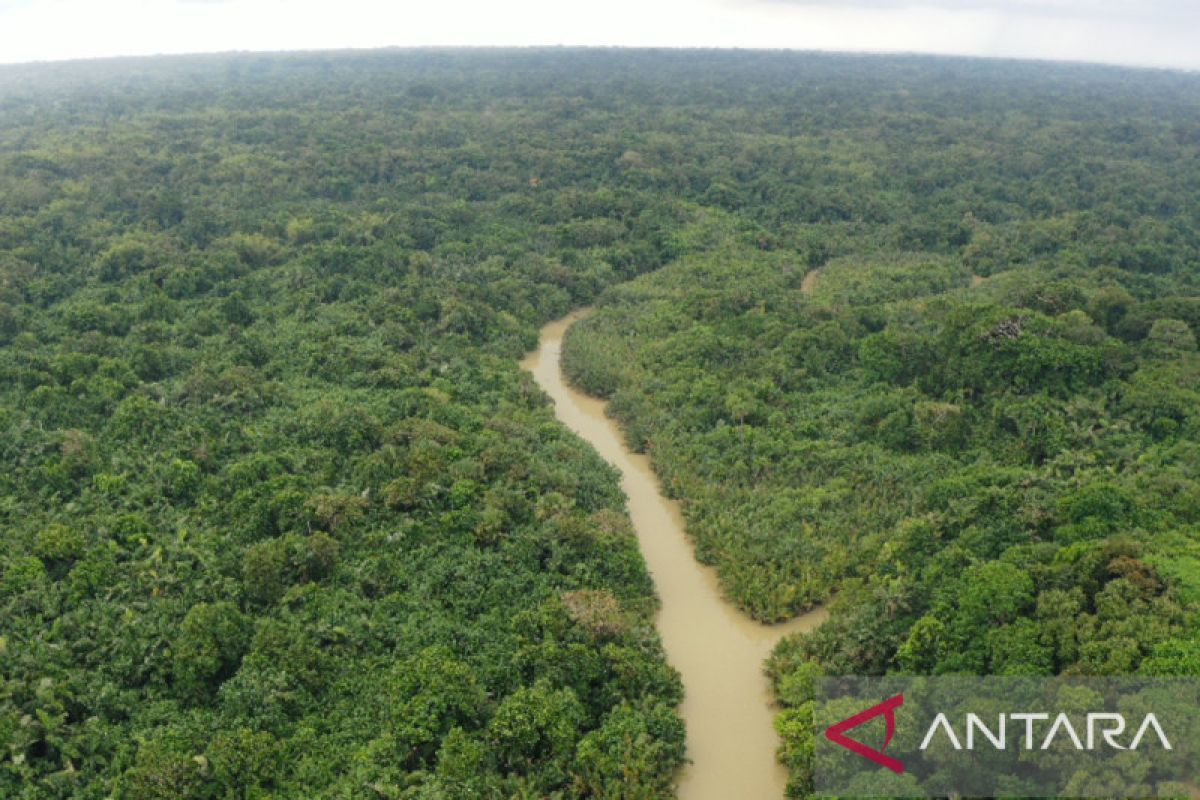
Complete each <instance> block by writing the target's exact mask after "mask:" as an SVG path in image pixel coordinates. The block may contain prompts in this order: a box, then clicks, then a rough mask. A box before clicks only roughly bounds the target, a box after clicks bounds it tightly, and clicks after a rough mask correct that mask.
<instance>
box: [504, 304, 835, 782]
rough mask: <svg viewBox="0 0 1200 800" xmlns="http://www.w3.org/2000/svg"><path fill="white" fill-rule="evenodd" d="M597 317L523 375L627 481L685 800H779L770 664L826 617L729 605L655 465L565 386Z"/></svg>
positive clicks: (592, 401) (552, 328)
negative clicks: (668, 673) (652, 592)
mask: <svg viewBox="0 0 1200 800" xmlns="http://www.w3.org/2000/svg"><path fill="white" fill-rule="evenodd" d="M587 313H588V310H587V309H584V310H581V311H576V312H574V313H572V314H570V315H568V316H566V317H564V318H563V319H560V320H557V321H555V322H552V323H550V324H548V325H546V327H544V328H543V329H542V332H541V338H540V340H539V345H538V349H537V350H535V351H534V352H532V353H530V354H529V355H528V356H526V358H525V359H524V360H523V361H522V362H521V366H522V367H523V368H525V369H527V370H529V371H530V372H531V373H532V374H533V377H534V380H535V381H537V384H538V385H539V386H541V387H542V389H543V390H544V391H545V392H546V393H547V394H548V395H550V397H551V399H552V400H553V401H554V409H555V413H556V414H557V416H558V419H559V420H560V421H561V422H562V423H563V424H564V425H566V426H567V427H568V428H570V429H571V430H572V431H574V432H575V433H576V434H578V435H579V436H580V437H582V438H583V439H585V440H586V441H588V442H589V443H590V444H591V445H592V447H594V448H595V449H596V451H597V452H598V453H599V454H600V455H601V456H602V457H603V458H604V459H605V460H607V461H608V462H609V463H610V464H612V465H613V466H615V467H616V468H617V469H618V470H620V472H621V488H622V489H624V490H625V494H626V496H627V497H628V498H629V515H630V517H631V518H632V519H633V525H634V528H635V529H636V531H637V536H638V542H639V543H640V546H641V551H642V554H643V555H644V556H645V559H646V564H647V566H648V567H649V570H650V575H651V577H652V578H653V579H654V586H655V588H656V590H657V591H658V595H659V597H660V599H661V600H662V608H661V610H660V611H659V614H658V618H657V620H656V625H657V627H658V631H659V633H660V635H661V636H662V640H663V646H664V647H665V648H666V651H667V658H668V660H669V661H670V662H671V665H672V666H674V667H675V668H676V669H677V670H679V673H680V675H681V676H682V677H683V688H684V692H685V696H684V701H683V703H682V705H681V706H680V708H679V711H680V714H681V715H682V717H683V720H684V723H685V724H686V725H687V741H688V758H689V759H690V762H691V763H689V764H688V765H687V766H686V767H685V768H684V771H683V774H682V776H681V778H680V783H679V797H680V799H681V800H778V798H782V797H783V796H784V788H785V786H786V783H787V773H786V770H784V768H783V767H782V766H781V765H780V764H779V763H778V761H776V759H775V751H776V748H777V747H778V746H779V740H778V737H777V736H776V735H775V729H774V726H773V724H772V721H773V718H774V714H775V709H774V708H773V706H772V704H771V696H770V687H769V685H768V683H767V679H766V676H765V675H764V674H763V666H764V662H765V661H766V658H767V656H768V655H770V653H771V650H772V648H773V647H774V646H775V643H776V642H778V641H779V639H780V638H781V637H783V636H785V635H787V634H789V633H796V632H798V631H806V630H810V629H811V628H813V627H815V626H816V625H818V624H820V623H821V622H822V621H824V619H825V617H826V612H825V611H824V610H823V609H817V610H814V611H811V612H809V613H808V614H805V615H803V616H800V617H797V618H796V619H794V620H791V621H790V622H785V623H782V624H779V625H760V624H758V623H757V622H755V621H753V620H752V619H750V618H749V617H748V616H746V615H745V614H744V613H742V612H741V611H740V610H738V609H737V608H736V607H734V606H733V605H732V604H730V603H729V602H727V601H726V600H725V598H724V596H723V595H722V593H721V588H720V585H719V583H718V581H717V576H716V573H715V571H714V570H713V569H712V568H710V567H706V566H703V565H701V564H699V563H698V562H697V561H696V560H695V557H694V555H693V550H692V545H691V542H689V541H688V539H687V536H686V535H685V533H684V526H683V519H682V516H681V514H680V511H679V505H678V504H677V503H676V502H675V501H673V500H669V499H667V498H666V497H664V496H663V494H662V492H661V491H660V488H659V482H658V478H657V476H655V474H654V472H653V470H652V469H651V468H650V463H649V459H648V458H647V457H646V456H644V455H639V454H637V453H633V452H631V451H630V450H629V449H628V448H626V447H625V444H624V439H623V437H622V435H621V432H620V430H619V429H618V428H617V426H616V424H615V423H614V422H613V421H612V420H610V419H609V418H608V417H606V416H605V414H604V406H605V403H604V402H603V401H601V400H598V399H596V398H594V397H591V396H589V395H586V394H584V393H582V392H579V391H577V390H575V389H573V388H572V387H570V386H568V385H567V383H566V380H565V379H564V378H563V374H562V369H561V367H560V365H559V356H560V354H561V352H562V338H563V334H564V333H565V332H566V330H567V328H569V327H570V326H571V324H572V323H574V322H575V321H576V320H578V319H580V318H582V317H583V316H585V315H586V314H587Z"/></svg>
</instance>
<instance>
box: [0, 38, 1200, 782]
mask: <svg viewBox="0 0 1200 800" xmlns="http://www.w3.org/2000/svg"><path fill="white" fill-rule="evenodd" d="M1198 120H1200V82H1198V81H1197V79H1196V78H1194V77H1190V76H1185V75H1179V74H1174V73H1168V72H1148V71H1130V70H1119V69H1111V68H1098V67H1083V66H1074V65H1046V64H1029V63H1018V62H1011V63H1010V62H989V61H967V60H956V59H935V58H913V57H851V56H835V55H800V54H784V53H717V52H695V51H692V52H649V51H576V50H547V51H539V50H534V51H480V52H470V51H420V52H404V51H397V52H386V51H385V52H374V53H343V54H308V55H295V56H253V55H240V56H226V57H204V58H170V59H139V60H122V61H110V62H96V63H78V64H66V65H35V66H21V67H5V68H0V430H3V437H2V438H0V795H3V796H5V797H14V798H45V797H64V798H66V797H76V798H102V797H109V796H115V797H119V798H139V799H140V798H155V797H162V798H177V797H187V798H235V797H236V798H243V797H244V798H266V797H281V798H282V797H339V798H350V797H353V798H453V797H610V798H649V797H662V796H668V795H669V794H670V793H671V785H672V780H673V776H674V774H675V771H676V769H677V767H678V765H679V764H680V763H681V761H682V757H683V730H682V726H681V723H680V721H679V719H678V717H677V715H676V712H675V710H674V707H675V705H676V703H677V702H678V700H679V694H680V688H679V681H678V678H677V676H676V675H675V673H674V672H673V671H672V670H671V669H670V668H669V667H668V666H667V665H666V663H665V660H664V658H663V654H662V652H661V647H660V645H659V642H658V639H657V636H656V635H655V633H654V630H653V626H652V614H653V609H654V604H655V601H654V598H653V592H652V587H651V584H650V582H649V579H648V577H647V575H646V572H645V568H644V564H643V563H642V560H641V557H640V555H639V554H638V551H637V547H636V543H635V541H634V539H633V538H632V536H631V535H630V530H629V524H628V520H627V518H626V517H625V516H624V513H623V511H622V498H621V496H620V492H619V489H618V487H617V482H616V476H615V474H614V472H613V470H611V469H610V468H608V467H606V466H605V465H604V464H603V462H602V461H600V460H599V459H598V458H597V457H596V456H595V454H594V453H592V452H591V451H590V450H589V449H588V448H587V447H586V446H584V445H583V444H582V443H581V442H579V441H578V440H576V439H574V438H573V437H571V436H570V435H568V434H567V433H566V432H565V430H564V429H563V428H561V427H560V426H559V425H557V424H556V423H554V421H553V418H552V415H551V413H550V411H549V410H548V408H547V407H546V403H545V400H544V398H543V397H542V396H541V394H540V393H539V392H538V391H537V390H536V388H535V387H534V386H533V384H532V383H531V381H530V379H529V378H528V377H526V376H523V375H521V374H520V373H519V372H518V369H517V365H516V357H517V356H518V355H519V354H520V353H522V352H523V351H525V350H527V349H529V348H530V347H531V346H532V345H533V343H534V341H535V334H536V330H537V326H538V325H539V324H540V323H542V322H545V321H546V320H548V319H551V318H553V317H555V316H557V315H560V314H562V313H564V312H566V311H567V310H568V309H570V308H572V307H575V306H579V305H584V304H588V303H592V302H595V301H596V300H597V298H599V299H600V303H601V305H602V309H601V311H600V313H599V314H598V315H597V316H596V317H595V318H594V319H593V320H590V321H589V322H587V323H586V324H585V325H584V326H582V327H581V328H580V330H578V331H577V332H576V333H575V334H574V335H573V336H572V337H571V338H570V339H569V340H568V353H567V355H568V367H569V369H570V370H571V372H572V374H573V376H574V378H575V379H576V380H577V381H578V382H579V383H580V384H581V385H582V386H584V387H586V388H589V389H591V390H593V391H595V392H598V393H601V394H605V395H610V396H612V398H613V409H614V411H615V412H616V413H617V415H618V416H619V418H620V419H621V420H622V421H623V422H624V423H625V424H626V426H627V431H628V433H629V436H630V440H631V441H632V442H634V443H636V444H637V445H638V446H640V447H644V448H646V449H649V450H650V451H651V452H652V455H653V458H654V462H655V465H656V468H657V469H658V470H659V471H660V473H661V474H662V475H663V476H664V478H665V483H666V486H667V487H668V489H669V491H671V492H672V493H673V494H675V495H676V496H678V497H679V498H680V499H681V500H682V501H683V502H684V505H685V509H686V511H687V515H688V522H689V528H690V531H691V533H692V535H693V536H694V537H695V539H696V543H697V548H698V553H699V554H700V556H701V557H702V558H703V559H704V560H706V561H709V562H712V563H715V564H716V565H717V566H718V569H719V570H720V572H721V574H722V576H723V579H724V583H725V586H726V588H727V590H728V592H729V594H730V596H731V597H733V598H734V599H735V600H736V601H737V602H739V603H740V604H742V605H743V606H744V607H746V608H747V609H748V610H750V611H751V612H752V613H754V614H755V615H756V616H759V617H761V618H763V619H776V618H780V617H783V616H786V615H788V614H791V613H794V612H795V611H797V610H798V609H801V608H804V607H806V606H809V605H811V604H812V603H814V602H818V601H821V600H823V599H825V598H827V597H829V596H830V594H831V593H834V592H836V598H837V599H836V601H835V604H834V616H833V619H832V621H831V623H830V624H829V625H827V626H825V627H824V628H823V629H822V630H821V631H820V632H819V633H817V634H816V635H814V636H812V637H809V638H806V639H803V640H798V641H792V642H789V643H787V644H786V645H785V646H784V647H782V648H781V649H780V651H779V652H778V653H777V656H776V659H775V661H774V662H773V664H772V670H773V675H774V677H775V679H776V682H777V688H778V691H779V696H780V698H781V700H782V701H783V702H784V704H785V705H787V706H789V710H788V711H786V712H785V713H784V715H783V716H782V717H781V720H780V728H781V730H782V731H783V732H784V734H785V739H786V741H787V751H786V753H785V756H786V757H787V759H788V761H789V763H790V765H791V766H793V768H794V770H795V774H796V783H795V788H796V790H797V791H802V790H803V788H804V780H805V776H804V770H805V761H804V742H805V736H806V735H807V731H806V729H805V727H804V719H805V717H804V703H805V701H806V699H807V691H808V688H807V687H808V686H809V684H810V681H811V678H812V676H813V675H814V674H816V673H817V672H819V671H820V670H822V669H825V670H830V671H842V672H867V673H874V672H883V671H888V670H912V671H927V672H936V671H980V672H982V671H991V672H1009V673H1021V674H1028V673H1042V672H1051V671H1075V672H1084V673H1105V672H1122V671H1134V670H1141V671H1143V672H1149V673H1170V674H1175V673H1189V674H1194V673H1195V672H1197V671H1200V645H1198V644H1197V640H1196V636H1195V631H1196V620H1195V610H1196V604H1197V602H1200V553H1198V552H1197V548H1196V544H1195V533H1196V530H1197V528H1196V525H1197V518H1198V517H1200V504H1198V501H1197V498H1200V493H1198V492H1197V489H1198V488H1200V487H1197V485H1196V475H1197V468H1198V467H1200V463H1198V462H1200V442H1198V441H1197V438H1198V434H1200V427H1198V426H1200V422H1198V419H1197V411H1196V409H1197V408H1198V407H1200V406H1198V405H1197V403H1196V401H1197V399H1198V397H1197V390H1196V386H1197V381H1196V378H1197V372H1198V369H1200V361H1198V359H1200V356H1198V355H1197V353H1196V338H1195V337H1196V331H1197V325H1198V324H1200V290H1198V289H1197V285H1196V284H1197V281H1198V280H1200V273H1198V271H1197V269H1196V267H1197V263H1198V261H1200V258H1198V256H1197V253H1198V249H1197V248H1198V246H1200V239H1198V237H1200V204H1197V203H1196V198H1197V196H1198V194H1197V192H1198V190H1200V163H1198V161H1197V155H1198V153H1200V122H1198ZM818 269H819V270H820V272H819V273H817V275H816V278H815V280H810V281H809V282H808V284H807V285H805V277H806V275H809V274H810V273H812V272H813V271H814V270H818ZM650 272H655V274H654V275H653V276H648V277H645V278H641V279H637V280H635V281H634V282H633V283H629V280H630V279H634V278H636V277H637V276H639V275H643V274H646V273H650ZM978 278H984V280H983V281H982V282H980V281H979V280H978Z"/></svg>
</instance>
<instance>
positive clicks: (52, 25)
mask: <svg viewBox="0 0 1200 800" xmlns="http://www.w3.org/2000/svg"><path fill="white" fill-rule="evenodd" d="M555 44H564V45H628V46H667V47H691V46H703V47H783V48H795V49H804V50H811V49H818V50H871V51H912V52H922V53H946V54H963V55H986V56H1016V57H1030V58H1051V59H1069V60H1081V61H1100V62H1108V63H1116V64H1132V65H1140V66H1169V67H1184V68H1189V69H1200V0H920V2H911V1H910V0H391V2H387V0H382V1H372V0H336V2H331V1H330V0H0V63H3V62H21V61H35V60H50V59H64V58H85V57H95V56H111V55H144V54H152V53H193V52H212V51H227V50H296V49H313V48H340V47H382V46H388V45H401V46H411V45H555Z"/></svg>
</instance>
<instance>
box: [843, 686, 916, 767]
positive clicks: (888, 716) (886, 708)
mask: <svg viewBox="0 0 1200 800" xmlns="http://www.w3.org/2000/svg"><path fill="white" fill-rule="evenodd" d="M902 705H904V694H903V693H901V694H898V695H896V696H895V697H889V698H888V699H887V700H884V701H883V702H882V703H877V704H875V705H873V706H871V707H870V708H868V709H866V710H864V711H860V712H858V713H857V714H855V715H854V716H852V717H847V718H846V719H844V720H842V721H841V722H838V723H836V724H834V725H830V726H829V727H828V728H826V729H825V738H826V739H828V740H829V741H831V742H833V743H834V744H838V745H841V746H842V747H844V748H846V749H847V750H849V751H850V752H852V753H857V754H858V755H860V756H862V757H863V758H865V759H867V760H868V761H873V762H875V763H876V764H878V765H880V766H881V767H887V768H888V769H890V770H891V771H892V772H894V773H896V774H897V775H903V774H904V762H903V761H900V760H899V759H896V758H892V757H891V756H888V755H884V754H883V751H884V750H886V749H887V746H888V744H889V743H890V742H891V741H892V735H893V734H894V733H895V732H896V709H897V708H899V707H900V706H902ZM880 714H882V715H883V717H884V719H885V721H886V722H887V738H885V739H884V740H883V747H882V748H881V749H879V750H876V749H875V748H873V747H867V746H866V745H865V744H863V743H862V742H858V741H855V740H854V739H851V738H850V737H849V736H846V735H845V734H846V731H848V730H850V729H851V728H857V727H858V726H859V725H862V724H863V723H864V722H868V721H869V720H873V719H875V718H876V717H878V716H879V715H880Z"/></svg>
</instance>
